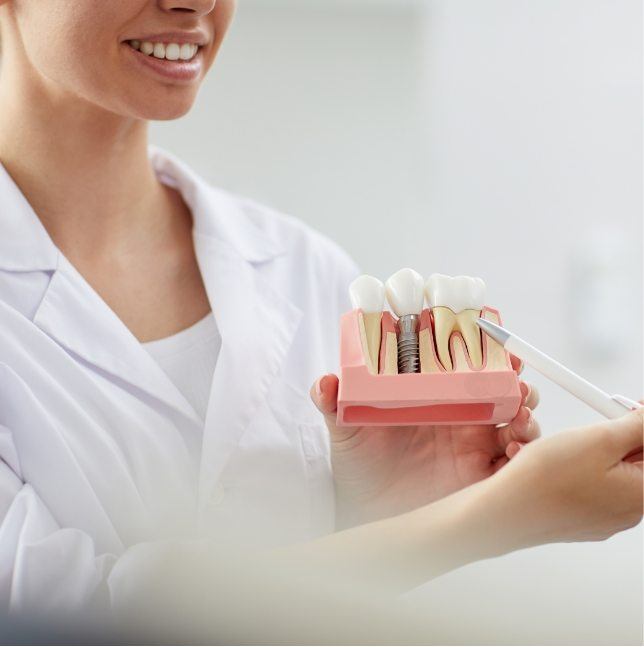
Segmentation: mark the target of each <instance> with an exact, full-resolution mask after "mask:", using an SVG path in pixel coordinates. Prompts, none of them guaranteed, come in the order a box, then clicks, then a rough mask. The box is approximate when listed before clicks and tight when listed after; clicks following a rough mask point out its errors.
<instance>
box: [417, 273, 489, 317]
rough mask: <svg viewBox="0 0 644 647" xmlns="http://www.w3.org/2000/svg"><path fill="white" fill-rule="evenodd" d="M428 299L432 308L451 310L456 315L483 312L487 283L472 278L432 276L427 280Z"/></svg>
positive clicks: (443, 275)
mask: <svg viewBox="0 0 644 647" xmlns="http://www.w3.org/2000/svg"><path fill="white" fill-rule="evenodd" d="M426 290H427V299H428V301H429V305H430V306H431V307H432V308H435V307H440V306H442V307H445V308H449V309H450V310H451V311H452V312H454V313H455V314H458V313H459V312H462V311H463V310H481V308H483V306H484V305H485V283H484V282H483V280H482V279H479V278H474V277H472V276H454V277H452V276H446V275H445V274H432V275H431V276H430V277H429V278H428V279H427V285H426Z"/></svg>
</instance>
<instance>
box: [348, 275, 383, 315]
mask: <svg viewBox="0 0 644 647" xmlns="http://www.w3.org/2000/svg"><path fill="white" fill-rule="evenodd" d="M349 296H350V297H351V304H352V305H353V308H354V309H358V308H360V309H361V310H362V311H363V312H365V313H372V312H382V310H383V308H384V306H385V286H384V284H383V282H382V281H380V280H378V279H377V278H376V277H375V276H369V275H368V274H363V275H362V276H359V277H358V278H357V279H356V280H355V281H354V282H353V283H352V284H351V285H350V286H349Z"/></svg>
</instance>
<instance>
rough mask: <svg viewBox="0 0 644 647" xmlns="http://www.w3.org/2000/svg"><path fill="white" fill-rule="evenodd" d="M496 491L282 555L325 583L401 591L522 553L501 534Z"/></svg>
mask: <svg viewBox="0 0 644 647" xmlns="http://www.w3.org/2000/svg"><path fill="white" fill-rule="evenodd" d="M493 496H494V493H493V491H492V490H491V489H490V488H489V487H487V486H486V485H485V484H483V483H481V484H477V485H475V486H472V487H469V488H466V489H464V490H461V491H460V492H457V493H455V494H453V495H451V496H449V497H446V498H444V499H441V500H440V501H436V502H434V503H432V504H430V505H427V506H424V507H422V508H419V509H417V510H415V511H413V512H409V513H406V514H403V515H399V516H397V517H392V518H389V519H384V520H381V521H377V522H373V523H369V524H366V525H363V526H358V527H354V528H351V529H349V530H344V531H342V532H338V533H335V534H333V535H329V536H327V537H323V538H321V539H318V540H316V541H313V542H310V543H308V544H304V545H300V546H296V547H291V548H289V549H285V550H284V551H283V552H282V553H281V555H282V556H283V557H284V558H285V559H286V561H287V562H292V563H293V565H295V564H297V567H298V568H302V567H303V568H305V569H306V570H307V571H310V572H312V573H313V574H319V575H321V576H322V577H324V578H325V579H327V578H334V577H337V578H340V579H344V580H345V581H348V582H351V583H353V584H357V585H364V586H366V587H369V588H370V589H371V588H373V587H380V588H381V590H382V591H383V592H401V591H407V590H409V589H412V588H414V587H416V586H419V585H421V584H423V583H424V582H427V581H428V580H431V579H432V578H434V577H437V576H439V575H442V574H443V573H446V572H448V571H451V570H454V569H456V568H459V567H460V566H463V565H465V564H468V563H470V562H473V561H477V560H479V559H485V558H488V557H493V556H496V555H499V554H503V553H505V552H509V551H511V550H514V549H516V548H519V547H520V545H519V542H518V541H517V540H516V539H515V538H514V537H513V534H512V533H509V532H508V528H504V529H503V530H502V529H501V523H500V522H501V519H500V518H499V516H498V514H497V512H496V510H497V509H498V506H494V505H488V504H489V503H490V498H491V497H492V498H493Z"/></svg>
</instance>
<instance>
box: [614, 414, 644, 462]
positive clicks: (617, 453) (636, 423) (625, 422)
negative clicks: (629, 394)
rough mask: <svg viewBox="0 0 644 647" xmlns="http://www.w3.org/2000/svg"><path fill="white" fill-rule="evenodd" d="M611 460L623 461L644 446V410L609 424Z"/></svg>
mask: <svg viewBox="0 0 644 647" xmlns="http://www.w3.org/2000/svg"><path fill="white" fill-rule="evenodd" d="M608 432H609V434H610V435H609V438H610V443H609V444H608V447H609V451H610V453H611V458H615V459H617V460H622V459H623V458H624V457H625V456H628V455H629V454H630V453H631V452H633V451H634V450H638V449H640V448H641V447H642V445H644V409H638V410H637V411H633V412H632V413H629V414H628V415H627V416H624V417H622V418H619V419H617V420H611V422H610V423H608Z"/></svg>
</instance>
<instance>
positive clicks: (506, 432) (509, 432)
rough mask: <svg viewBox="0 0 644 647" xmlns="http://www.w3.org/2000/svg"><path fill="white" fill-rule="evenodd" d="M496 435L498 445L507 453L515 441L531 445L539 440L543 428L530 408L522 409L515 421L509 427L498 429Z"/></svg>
mask: <svg viewBox="0 0 644 647" xmlns="http://www.w3.org/2000/svg"><path fill="white" fill-rule="evenodd" d="M496 434H497V444H498V446H499V447H500V448H502V451H503V453H505V452H506V448H507V447H508V445H509V444H510V443H511V442H513V441H515V442H520V443H529V442H531V441H533V440H536V439H537V438H539V436H540V435H541V428H540V426H539V423H538V422H537V421H536V419H535V417H534V416H533V415H532V411H531V410H530V409H528V407H521V408H520V409H519V413H517V415H516V416H515V418H514V420H512V422H511V423H510V424H509V425H506V426H505V427H500V428H499V429H497V430H496Z"/></svg>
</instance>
